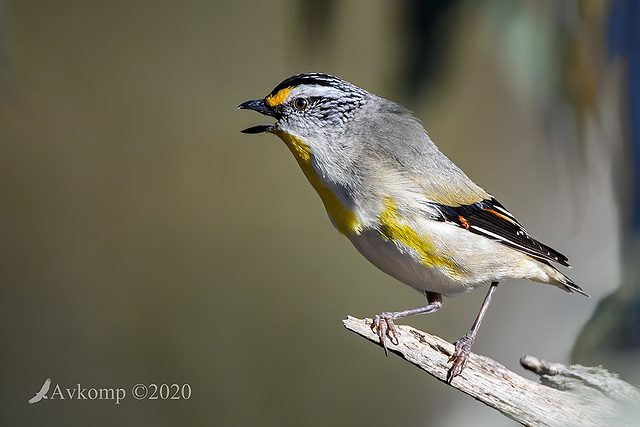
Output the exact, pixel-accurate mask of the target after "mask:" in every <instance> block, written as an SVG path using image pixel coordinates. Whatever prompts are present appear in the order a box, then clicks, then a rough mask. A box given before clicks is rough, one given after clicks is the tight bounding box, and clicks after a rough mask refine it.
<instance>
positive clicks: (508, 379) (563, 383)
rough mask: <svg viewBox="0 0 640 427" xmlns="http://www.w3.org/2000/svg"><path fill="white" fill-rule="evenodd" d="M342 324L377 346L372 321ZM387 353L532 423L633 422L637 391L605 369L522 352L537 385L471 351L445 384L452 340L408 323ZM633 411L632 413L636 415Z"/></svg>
mask: <svg viewBox="0 0 640 427" xmlns="http://www.w3.org/2000/svg"><path fill="white" fill-rule="evenodd" d="M343 322H344V326H345V327H346V328H347V329H349V330H350V331H353V332H355V333H357V334H359V335H361V336H363V337H364V338H367V339H368V340H369V341H372V342H374V343H376V344H380V343H379V340H378V336H377V335H376V334H375V333H374V332H373V331H372V330H371V319H364V320H362V319H357V318H355V317H351V316H348V317H347V318H346V319H345V320H344V321H343ZM388 346H389V351H390V352H392V353H394V354H397V355H399V356H400V357H402V358H404V359H405V360H407V361H409V362H411V363H413V364H414V365H416V366H417V367H419V368H420V369H422V370H424V371H426V372H428V373H429V374H430V375H432V376H434V377H435V378H437V379H439V380H440V381H442V382H443V383H445V384H447V385H450V386H452V387H454V388H456V389H458V390H460V391H462V392H463V393H466V394H468V395H469V396H471V397H473V398H475V399H477V400H479V401H480V402H483V403H484V404H486V405H488V406H490V407H492V408H494V409H496V410H498V411H500V412H501V413H503V414H504V415H506V416H507V417H509V418H511V419H513V420H515V421H517V422H519V423H522V424H524V425H531V426H567V425H578V424H579V425H591V426H609V425H611V424H612V422H613V423H615V425H625V424H629V425H637V423H638V421H639V419H638V418H632V416H634V415H635V416H636V417H638V416H640V414H639V413H638V407H640V405H639V403H640V391H638V390H637V389H635V388H634V387H632V386H631V385H630V384H628V383H626V382H624V381H622V380H620V379H618V378H617V376H616V375H615V374H611V373H609V372H608V371H606V370H605V369H603V368H587V367H584V366H580V365H570V366H564V365H561V364H558V363H548V362H545V361H542V360H539V359H537V358H535V357H532V356H525V357H523V358H522V360H521V364H522V365H523V366H524V367H525V368H527V369H529V370H531V371H533V372H536V373H537V374H538V375H540V380H541V382H542V383H536V382H534V381H531V380H529V379H527V378H524V377H521V376H520V375H518V374H516V373H514V372H512V371H510V370H508V369H507V368H505V367H504V366H503V365H501V364H500V363H498V362H496V361H494V360H492V359H489V358H488V357H484V356H481V355H478V354H474V353H471V355H470V357H469V362H468V364H467V367H466V368H465V370H464V371H463V372H462V374H461V375H459V376H457V377H455V378H453V380H452V381H451V384H449V383H447V382H446V379H447V372H448V370H449V368H450V363H449V362H448V361H449V357H450V356H451V354H452V353H453V351H454V349H455V348H454V346H453V344H450V343H449V342H447V341H445V340H443V339H442V338H440V337H437V336H434V335H430V334H428V333H426V332H422V331H419V330H417V329H415V328H412V327H411V326H406V325H398V344H397V345H395V344H393V343H388ZM634 412H635V414H634Z"/></svg>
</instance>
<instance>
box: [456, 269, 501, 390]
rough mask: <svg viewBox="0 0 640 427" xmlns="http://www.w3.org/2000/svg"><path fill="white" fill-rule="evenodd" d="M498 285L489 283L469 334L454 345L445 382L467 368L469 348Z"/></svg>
mask: <svg viewBox="0 0 640 427" xmlns="http://www.w3.org/2000/svg"><path fill="white" fill-rule="evenodd" d="M498 283H499V282H493V283H491V286H489V291H488V292H487V296H486V297H484V301H483V303H482V306H481V307H480V312H479V313H478V317H476V320H475V322H473V325H472V326H471V329H469V332H467V333H466V334H465V336H463V337H462V338H460V339H459V340H458V341H456V342H455V343H454V344H455V346H456V351H454V352H453V354H452V355H451V357H450V358H449V362H453V365H452V366H451V369H450V370H449V372H448V373H447V382H451V380H452V379H453V377H455V376H457V375H460V374H461V373H462V370H463V369H464V368H465V366H467V360H468V359H469V353H470V352H471V346H472V345H473V341H474V340H475V338H476V333H477V332H478V328H480V323H482V318H483V317H484V314H485V312H486V311H487V307H489V303H490V302H491V296H492V295H493V293H494V292H495V290H496V289H497V288H498Z"/></svg>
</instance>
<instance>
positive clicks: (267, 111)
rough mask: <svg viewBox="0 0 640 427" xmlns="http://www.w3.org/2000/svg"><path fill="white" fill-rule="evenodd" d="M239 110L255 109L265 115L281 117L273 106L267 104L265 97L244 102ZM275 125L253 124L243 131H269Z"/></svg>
mask: <svg viewBox="0 0 640 427" xmlns="http://www.w3.org/2000/svg"><path fill="white" fill-rule="evenodd" d="M238 110H253V111H257V112H258V113H260V114H264V115H265V116H271V117H275V118H276V119H280V115H279V114H278V113H276V112H275V111H274V110H273V109H272V108H271V107H269V106H267V104H265V102H264V99H255V100H253V101H247V102H243V103H242V104H240V105H238ZM273 127H274V124H273V123H272V124H269V125H258V126H252V127H250V128H247V129H244V130H243V131H242V133H263V132H269V131H270V130H272V129H273Z"/></svg>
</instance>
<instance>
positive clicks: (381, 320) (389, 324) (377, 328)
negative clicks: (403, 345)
mask: <svg viewBox="0 0 640 427" xmlns="http://www.w3.org/2000/svg"><path fill="white" fill-rule="evenodd" d="M393 318H394V316H393V313H388V312H385V313H380V314H376V315H375V316H374V318H373V323H372V324H371V330H372V331H373V332H375V333H376V335H378V338H379V339H380V344H382V348H384V354H385V355H386V356H389V352H388V350H387V337H389V339H390V340H391V343H392V344H394V345H398V328H396V325H395V323H393Z"/></svg>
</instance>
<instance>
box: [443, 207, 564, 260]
mask: <svg viewBox="0 0 640 427" xmlns="http://www.w3.org/2000/svg"><path fill="white" fill-rule="evenodd" d="M437 207H438V210H439V211H440V212H441V213H442V218H441V220H444V221H450V222H453V223H455V224H457V225H458V226H460V227H464V228H466V229H467V230H469V231H470V232H472V233H475V234H479V235H482V236H484V237H488V238H490V239H494V240H497V241H499V242H500V243H503V244H505V245H507V246H509V247H512V248H514V249H516V250H518V251H521V252H523V253H525V254H527V255H530V256H532V257H534V258H536V259H539V260H541V261H547V262H548V261H554V262H557V263H558V264H561V265H564V266H567V267H568V266H569V263H568V262H567V261H568V259H567V257H566V256H564V255H563V254H561V253H560V252H558V251H556V250H555V249H553V248H550V247H549V246H547V245H545V244H543V243H540V242H539V241H537V240H535V239H534V238H533V237H531V236H529V233H527V230H525V229H524V227H522V225H521V224H520V223H519V222H518V221H517V220H516V219H515V217H514V216H513V215H512V214H511V213H510V212H509V211H508V210H506V209H505V208H504V206H502V205H501V204H500V203H499V202H498V201H497V200H496V199H494V198H491V199H490V200H489V199H485V200H483V201H481V202H477V203H473V204H471V205H463V206H456V207H453V206H445V205H440V204H437Z"/></svg>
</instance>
